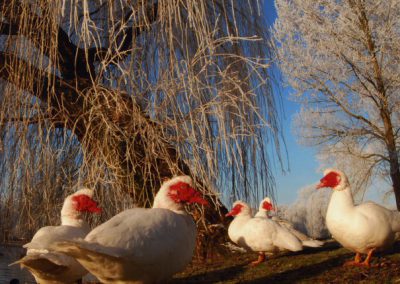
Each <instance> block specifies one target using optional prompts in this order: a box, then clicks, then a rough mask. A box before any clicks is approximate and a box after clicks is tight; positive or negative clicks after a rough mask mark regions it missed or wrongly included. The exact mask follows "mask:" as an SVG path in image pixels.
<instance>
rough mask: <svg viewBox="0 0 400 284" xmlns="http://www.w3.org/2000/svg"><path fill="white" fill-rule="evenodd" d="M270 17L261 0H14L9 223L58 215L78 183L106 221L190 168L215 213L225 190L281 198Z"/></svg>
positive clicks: (5, 94) (6, 102)
mask: <svg viewBox="0 0 400 284" xmlns="http://www.w3.org/2000/svg"><path fill="white" fill-rule="evenodd" d="M262 12H263V8H262V6H261V4H260V3H259V2H258V1H229V0H212V1H197V0H184V1H181V0H180V1H177V0H159V1H155V0H137V1H134V0H132V1H129V0H122V1H113V0H103V1H92V0H63V1H48V0H32V1H20V0H11V1H0V15H1V17H0V66H1V67H0V78H1V93H0V101H1V106H0V135H1V136H0V144H1V149H0V155H1V156H0V170H1V176H2V177H3V178H2V179H1V182H0V190H1V195H0V201H1V202H0V204H1V205H0V206H2V210H0V211H1V214H2V216H0V219H1V220H8V221H7V222H8V223H5V224H4V227H5V228H6V229H10V228H17V227H18V225H20V226H21V225H22V226H23V227H24V229H21V231H22V232H27V231H28V232H29V230H35V229H36V228H37V227H38V226H41V225H42V224H49V223H56V222H57V221H58V219H57V218H58V217H57V216H58V214H59V213H58V212H59V208H60V203H61V200H62V198H63V196H65V195H66V194H67V193H68V191H71V190H73V188H74V187H76V186H78V185H86V186H90V187H92V188H96V189H97V191H96V192H97V195H98V196H99V198H100V199H101V200H102V203H103V204H104V205H105V214H104V218H107V217H109V216H111V215H113V214H115V212H116V211H119V210H122V209H124V208H126V207H131V206H132V204H133V203H136V204H138V205H146V206H147V205H149V204H150V203H151V202H152V197H153V195H154V193H155V192H156V191H157V189H158V186H159V184H160V181H161V180H162V179H163V178H167V177H171V176H172V175H174V174H181V173H185V174H190V175H192V176H193V177H194V179H195V180H196V182H197V186H198V187H199V188H202V189H203V191H204V192H205V193H207V194H209V195H210V198H211V200H212V201H214V205H215V206H214V207H213V208H214V209H215V208H218V206H219V201H218V198H217V196H219V195H218V194H219V193H222V194H223V196H225V197H226V198H247V199H253V200H254V199H257V198H258V194H261V196H264V195H267V194H269V195H271V194H273V178H272V175H271V171H270V166H269V163H270V162H269V156H270V154H271V153H273V152H275V153H278V154H277V155H278V158H279V160H280V133H279V114H278V110H277V108H276V102H275V100H276V97H275V96H274V95H273V92H272V82H273V76H272V73H271V70H270V68H269V64H270V59H271V58H272V47H271V44H270V41H269V38H270V37H269V34H268V30H267V29H266V26H267V25H266V20H265V17H264V15H263V13H262ZM267 144H268V147H267V146H266V145H267ZM16 216H20V217H16ZM39 216H40V218H39ZM19 218H20V219H19ZM26 229H28V230H26Z"/></svg>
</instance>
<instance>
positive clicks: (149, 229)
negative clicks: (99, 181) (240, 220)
mask: <svg viewBox="0 0 400 284" xmlns="http://www.w3.org/2000/svg"><path fill="white" fill-rule="evenodd" d="M189 203H197V204H201V205H206V204H207V201H206V200H205V199H203V198H202V197H201V195H200V193H199V192H198V191H196V190H195V189H193V188H192V179H191V178H190V177H189V176H178V177H175V178H173V179H171V180H169V181H166V182H164V183H163V184H162V186H161V188H160V190H159V191H158V193H157V195H156V196H155V199H154V205H153V207H152V208H147V209H146V208H133V209H128V210H125V211H123V212H121V213H119V214H118V215H116V216H114V217H113V218H111V219H110V220H109V221H107V222H105V223H103V224H101V225H100V226H98V227H96V228H95V229H94V230H92V231H91V232H90V233H89V234H88V235H87V236H86V238H85V239H84V240H80V241H76V242H62V243H59V244H57V245H56V246H55V249H56V250H58V251H60V252H63V253H65V254H67V255H70V256H72V257H74V258H76V259H77V260H78V261H79V262H80V263H81V264H82V265H83V266H84V267H85V268H86V269H87V270H89V271H90V272H91V273H92V274H93V275H95V276H96V277H97V278H98V279H99V280H100V281H101V282H104V283H164V282H165V281H167V280H168V279H170V278H171V277H172V275H173V274H175V273H177V272H179V271H181V270H183V269H184V268H185V267H186V265H187V264H188V263H189V262H190V261H191V259H192V255H193V251H194V248H195V242H196V225H195V223H194V222H193V218H192V217H191V216H190V215H188V214H187V213H186V212H185V209H184V205H185V204H189Z"/></svg>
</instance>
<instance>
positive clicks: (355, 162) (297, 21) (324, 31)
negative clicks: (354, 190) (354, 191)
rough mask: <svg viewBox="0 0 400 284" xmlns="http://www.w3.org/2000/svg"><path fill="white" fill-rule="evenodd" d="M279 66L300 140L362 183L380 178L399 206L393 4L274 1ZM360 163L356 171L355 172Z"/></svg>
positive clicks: (399, 67) (399, 80) (399, 12)
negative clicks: (296, 104) (294, 103)
mask: <svg viewBox="0 0 400 284" xmlns="http://www.w3.org/2000/svg"><path fill="white" fill-rule="evenodd" d="M276 7H277V11H278V17H279V18H278V20H277V21H276V23H275V26H274V31H273V32H274V37H275V38H276V40H277V45H278V47H279V56H280V60H281V68H282V71H283V72H284V73H285V75H286V76H287V78H288V82H289V84H290V85H291V86H293V88H294V89H295V90H296V95H297V96H296V97H297V98H298V99H299V101H301V102H302V103H303V108H302V110H301V112H300V113H299V114H298V116H297V117H296V119H295V129H296V130H297V133H298V134H299V136H301V137H302V141H303V142H304V143H306V144H308V145H312V146H317V147H318V148H319V149H320V151H321V153H322V154H323V157H324V159H329V160H330V161H332V162H334V163H336V164H337V165H338V166H340V167H342V168H343V169H344V170H345V171H346V172H348V173H349V175H350V176H354V179H355V180H357V187H359V188H363V187H365V185H366V184H368V181H369V180H370V178H372V177H376V176H380V177H386V178H387V179H388V180H389V181H390V183H391V185H392V188H393V191H394V193H395V196H396V203H397V207H398V209H400V170H399V146H400V116H399V114H400V97H399V95H398V94H399V90H400V64H399V63H400V57H399V54H400V53H399V51H400V33H399V31H400V17H399V16H400V3H399V1H394V0H382V1H372V0H341V1H333V0H328V1H326V0H318V1H311V0H309V1H302V0H276ZM359 169H361V171H359Z"/></svg>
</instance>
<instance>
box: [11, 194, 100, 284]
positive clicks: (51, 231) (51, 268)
mask: <svg viewBox="0 0 400 284" xmlns="http://www.w3.org/2000/svg"><path fill="white" fill-rule="evenodd" d="M92 196H93V190H90V189H88V188H83V189H81V190H79V191H77V192H75V193H73V194H71V195H69V196H68V197H66V199H65V201H64V205H63V207H62V209H61V225H60V226H47V227H43V228H41V229H39V230H38V231H37V232H36V234H35V235H34V236H33V238H32V240H31V242H29V243H27V244H25V245H24V248H27V253H26V256H25V257H23V258H22V259H20V260H18V261H16V262H14V263H12V264H11V265H13V264H17V263H19V264H20V265H21V267H26V268H27V269H28V270H29V271H30V272H31V273H32V274H33V276H34V277H35V280H36V282H38V283H49V284H50V283H51V284H58V283H60V284H61V283H73V282H75V281H77V280H79V279H80V278H82V277H83V276H84V275H85V274H87V273H88V272H87V270H86V269H85V268H84V267H83V266H82V265H80V264H79V263H78V262H77V261H76V260H75V259H74V258H72V257H69V256H67V255H65V254H62V253H59V252H55V251H53V250H52V249H51V248H50V247H51V245H52V244H54V243H55V242H59V241H64V240H72V239H75V238H84V237H85V236H86V235H87V233H89V231H90V228H89V225H88V224H87V223H86V222H85V221H84V220H83V213H84V212H94V213H98V212H100V211H101V209H100V208H98V207H97V203H96V201H94V200H93V199H92Z"/></svg>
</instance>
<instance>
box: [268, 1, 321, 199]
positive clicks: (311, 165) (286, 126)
mask: <svg viewBox="0 0 400 284" xmlns="http://www.w3.org/2000/svg"><path fill="white" fill-rule="evenodd" d="M264 4H265V6H264V9H265V11H266V15H267V19H268V22H269V23H270V24H271V23H273V22H274V21H275V19H276V11H275V7H274V1H272V0H266V1H265V2H264ZM291 92H292V90H291V89H290V88H289V87H288V88H285V89H283V93H282V100H283V106H284V116H283V117H282V125H283V129H282V130H283V133H284V136H285V141H286V146H287V151H288V158H289V170H290V171H289V172H287V173H286V174H283V173H282V171H281V170H280V169H279V168H278V167H277V169H275V179H276V198H277V202H278V203H279V204H290V203H292V202H293V201H295V200H296V199H297V192H298V190H299V189H301V188H303V187H305V186H307V185H310V184H314V183H317V181H318V180H319V179H320V178H321V177H322V173H317V172H316V171H317V169H318V163H317V161H316V159H315V150H314V149H312V148H309V147H304V146H301V145H299V144H298V143H297V141H296V137H295V136H294V135H293V134H292V130H291V122H292V119H293V115H294V114H295V113H296V112H298V111H299V110H300V105H299V104H298V103H296V102H294V101H291V100H290V99H289V96H290V93H291Z"/></svg>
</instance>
